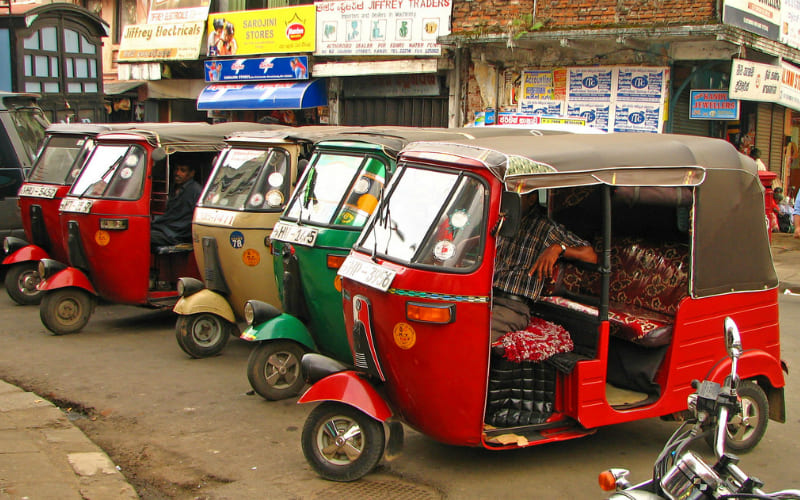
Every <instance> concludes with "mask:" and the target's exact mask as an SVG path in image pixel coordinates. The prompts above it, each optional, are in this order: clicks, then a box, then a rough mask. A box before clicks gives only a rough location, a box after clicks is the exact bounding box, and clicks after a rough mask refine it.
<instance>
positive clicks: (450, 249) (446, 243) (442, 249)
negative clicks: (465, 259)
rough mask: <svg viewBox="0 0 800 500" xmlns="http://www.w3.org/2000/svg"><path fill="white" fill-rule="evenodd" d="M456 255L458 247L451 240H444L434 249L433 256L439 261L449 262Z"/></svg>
mask: <svg viewBox="0 0 800 500" xmlns="http://www.w3.org/2000/svg"><path fill="white" fill-rule="evenodd" d="M455 253H456V246H455V245H453V242H452V241H450V240H442V241H439V242H437V243H436V246H434V247H433V256H434V257H436V258H437V259H438V260H447V259H449V258H451V257H452V256H453V255H455Z"/></svg>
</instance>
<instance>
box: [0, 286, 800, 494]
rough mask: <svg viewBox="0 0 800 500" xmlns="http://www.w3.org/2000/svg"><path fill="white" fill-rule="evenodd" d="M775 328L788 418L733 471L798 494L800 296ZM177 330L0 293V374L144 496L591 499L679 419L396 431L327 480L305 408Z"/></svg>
mask: <svg viewBox="0 0 800 500" xmlns="http://www.w3.org/2000/svg"><path fill="white" fill-rule="evenodd" d="M781 323H782V325H783V328H782V332H783V338H782V346H783V357H784V359H785V360H786V362H787V363H788V365H789V368H790V373H789V375H788V376H787V390H786V397H787V415H788V419H787V422H786V423H785V424H779V423H776V422H770V424H769V428H768V430H767V434H766V436H765V438H764V440H763V441H762V442H761V444H760V445H759V446H758V447H757V448H756V450H754V451H753V452H751V453H749V454H746V455H743V456H742V461H741V463H740V466H741V467H742V468H743V469H744V470H745V471H746V472H748V473H750V474H751V475H753V476H756V477H758V478H760V479H761V480H762V481H764V482H765V483H766V488H767V489H768V490H777V489H782V488H800V474H798V468H797V464H798V463H800V438H799V436H800V398H799V397H798V391H797V389H796V388H797V386H798V384H799V383H800V381H798V378H799V377H800V375H799V374H800V340H798V335H796V334H795V332H796V331H797V325H798V324H800V296H792V295H781ZM174 324H175V317H174V316H173V315H172V313H170V312H159V311H152V310H148V309H140V308H133V307H123V306H107V305H106V306H99V307H98V308H97V310H96V311H95V314H94V316H93V317H92V319H91V321H90V322H89V325H88V326H87V328H86V329H85V330H84V331H83V332H81V333H78V334H74V335H66V336H61V337H58V336H53V335H51V334H50V333H49V332H47V330H45V328H44V327H43V326H42V324H41V321H40V319H39V309H38V307H36V306H31V307H22V306H17V305H15V304H13V303H12V301H11V299H9V298H8V297H7V296H6V294H5V292H3V296H2V297H0V352H2V356H0V379H3V380H6V381H8V382H10V383H12V384H16V385H18V386H20V387H22V388H24V389H26V390H30V391H33V392H36V393H37V394H39V395H41V396H43V397H46V398H48V399H50V400H51V401H54V402H56V404H58V405H59V406H60V407H61V408H62V409H64V410H65V411H67V412H68V413H69V415H70V416H71V418H72V419H73V420H74V422H75V424H76V425H78V426H79V427H80V428H81V429H82V430H83V431H84V432H85V433H86V434H87V435H88V436H89V437H90V438H91V439H92V440H93V441H94V442H95V443H97V444H98V445H99V446H100V447H101V448H103V449H104V450H105V451H106V452H107V453H108V454H109V456H110V457H111V458H112V460H114V462H115V463H116V464H118V466H119V467H120V468H121V470H122V473H123V474H124V475H125V476H126V477H127V478H128V480H129V481H130V482H131V484H133V486H134V487H135V488H136V489H137V491H138V493H139V495H141V497H142V498H144V499H168V498H169V499H172V498H175V499H192V498H201V499H222V498H230V499H239V498H286V499H293V498H326V499H329V498H348V500H354V499H361V498H372V499H374V498H397V499H406V498H407V499H414V500H418V499H428V498H430V499H436V498H449V499H473V498H475V499H477V498H503V497H520V496H524V497H528V498H560V499H563V498H576V499H582V498H601V497H602V496H603V495H602V492H601V491H600V490H599V488H598V487H597V474H598V473H599V472H600V471H601V470H603V469H605V468H608V467H611V466H621V467H626V468H629V469H631V470H632V475H631V477H632V479H633V480H634V481H638V480H640V479H641V480H643V479H646V478H647V477H648V476H649V474H650V472H651V467H652V463H653V460H654V459H655V457H656V455H657V453H658V452H659V450H660V449H661V446H662V445H663V443H664V442H665V441H666V440H667V438H668V437H669V434H670V433H671V432H672V430H674V428H675V427H676V425H677V424H676V423H674V422H662V421H660V420H659V419H650V420H646V421H640V422H634V423H630V424H624V425H618V426H613V427H606V428H602V429H600V430H599V431H598V432H597V433H596V434H594V435H593V436H589V437H586V438H582V439H576V440H572V441H566V442H562V443H555V444H547V445H543V446H534V447H530V448H527V449H523V450H515V451H504V452H491V451H487V450H483V449H470V448H459V447H453V446H446V445H442V444H439V443H436V442H434V441H432V440H430V439H428V438H426V437H425V436H422V435H420V434H418V433H416V432H414V431H412V430H410V429H409V428H406V439H405V449H404V451H403V454H402V455H400V457H398V458H397V459H396V460H394V461H392V462H385V461H384V462H382V464H381V466H379V468H378V469H377V470H376V471H375V472H374V473H372V474H370V475H368V476H367V477H365V478H364V479H362V480H361V481H359V482H355V483H333V482H328V481H325V480H322V479H320V478H319V477H318V476H317V475H316V474H315V473H314V472H313V471H312V470H311V469H310V468H309V466H308V465H307V464H306V461H305V459H304V458H303V454H302V451H301V449H300V432H301V430H302V427H303V423H304V421H305V418H306V416H307V415H308V413H309V411H310V410H311V407H310V406H306V405H297V404H296V398H294V399H291V400H286V401H280V402H266V401H264V400H262V399H261V398H260V397H259V396H257V395H251V394H249V393H250V385H249V383H248V381H247V376H246V373H245V369H246V366H247V357H248V354H249V350H250V348H251V345H250V344H248V343H245V342H243V341H240V340H238V339H231V342H230V343H229V344H228V347H227V348H226V349H225V351H223V353H222V355H221V356H218V357H215V358H210V359H200V360H193V359H189V358H188V357H187V356H186V355H185V354H184V353H183V352H182V351H181V350H180V348H179V347H178V345H177V343H176V341H175V335H174ZM721 334H722V325H720V335H721ZM746 347H747V345H746V343H745V348H746ZM453 376H458V374H453ZM699 450H700V451H702V452H703V453H708V451H709V450H708V449H707V448H705V447H700V448H699Z"/></svg>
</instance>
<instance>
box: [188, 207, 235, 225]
mask: <svg viewBox="0 0 800 500" xmlns="http://www.w3.org/2000/svg"><path fill="white" fill-rule="evenodd" d="M234 217H235V216H234V214H233V213H232V212H227V211H224V210H214V209H213V208H203V207H197V208H196V209H195V212H194V221H195V222H198V223H200V224H214V225H218V226H232V225H233V219H234Z"/></svg>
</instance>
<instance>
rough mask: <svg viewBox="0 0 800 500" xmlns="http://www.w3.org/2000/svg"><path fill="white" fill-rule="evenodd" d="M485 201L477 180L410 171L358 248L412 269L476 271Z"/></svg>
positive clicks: (432, 171) (402, 175) (419, 170)
mask: <svg viewBox="0 0 800 500" xmlns="http://www.w3.org/2000/svg"><path fill="white" fill-rule="evenodd" d="M485 198H486V187H485V186H484V184H483V183H482V182H481V181H480V180H479V179H478V178H477V177H472V176H470V175H465V174H463V173H462V174H459V173H457V172H441V171H434V170H425V169H421V168H412V167H409V168H405V169H403V171H402V173H401V174H400V178H398V179H397V180H396V184H395V186H394V188H393V189H392V193H391V195H390V197H389V198H387V199H386V200H385V201H384V202H383V203H382V205H381V206H380V207H379V209H378V212H377V213H376V214H375V217H374V220H373V222H372V224H371V225H370V226H369V227H368V228H367V229H366V230H365V233H364V235H363V236H362V239H361V242H360V243H359V246H360V248H361V249H362V250H363V251H365V252H368V253H374V254H377V255H381V256H382V257H385V258H387V259H389V260H394V261H398V262H403V263H408V264H412V265H413V264H419V265H422V266H436V267H445V268H451V269H458V270H464V269H468V268H473V267H475V266H477V264H478V263H479V262H480V252H479V250H480V249H481V241H482V238H483V230H484V228H483V226H484V223H483V220H484V217H485V212H486V210H485V208H486V199H485Z"/></svg>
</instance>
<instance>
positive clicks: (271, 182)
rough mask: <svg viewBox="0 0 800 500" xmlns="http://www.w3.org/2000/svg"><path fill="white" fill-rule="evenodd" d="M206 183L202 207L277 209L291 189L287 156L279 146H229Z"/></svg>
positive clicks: (276, 210) (280, 207)
mask: <svg viewBox="0 0 800 500" xmlns="http://www.w3.org/2000/svg"><path fill="white" fill-rule="evenodd" d="M207 185H208V187H207V188H206V192H205V194H204V195H203V197H202V198H201V200H200V205H202V206H204V207H213V208H222V209H227V210H252V211H265V212H280V211H281V210H283V206H284V205H283V203H284V201H285V200H286V197H287V195H288V193H289V189H290V178H289V156H288V155H287V154H286V152H285V151H284V150H282V149H278V148H275V149H240V148H230V149H229V150H228V151H227V153H226V154H225V156H224V157H223V159H222V161H221V162H219V163H218V164H217V166H216V168H215V169H214V173H213V176H212V178H211V179H210V180H209V181H208V184H207Z"/></svg>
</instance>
